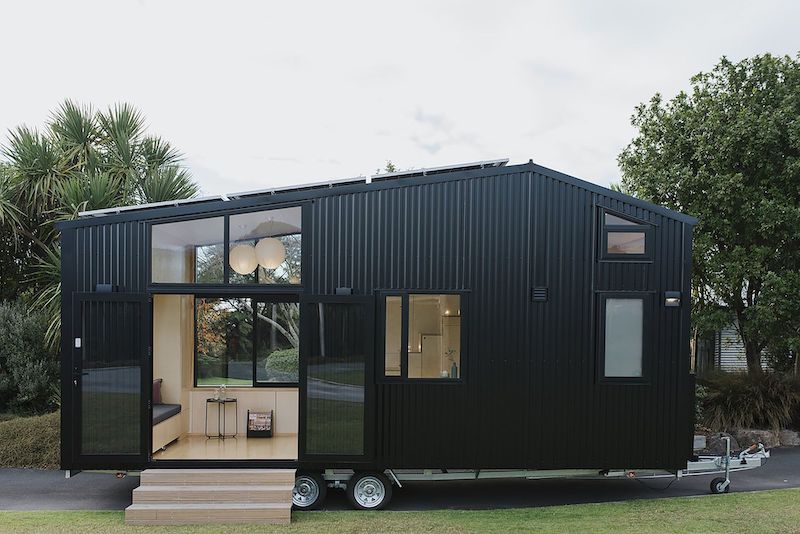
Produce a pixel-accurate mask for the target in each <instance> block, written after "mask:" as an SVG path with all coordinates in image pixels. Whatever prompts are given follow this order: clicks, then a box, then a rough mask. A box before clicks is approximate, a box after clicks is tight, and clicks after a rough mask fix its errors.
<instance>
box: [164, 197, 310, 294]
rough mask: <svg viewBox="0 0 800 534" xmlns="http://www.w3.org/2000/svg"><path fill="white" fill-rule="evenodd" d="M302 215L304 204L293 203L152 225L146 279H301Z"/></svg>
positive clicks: (261, 281)
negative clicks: (268, 208)
mask: <svg viewBox="0 0 800 534" xmlns="http://www.w3.org/2000/svg"><path fill="white" fill-rule="evenodd" d="M301 219H302V208H301V207H300V206H294V207H290V208H278V209H272V210H262V211H256V212H248V213H239V214H235V215H230V216H228V215H225V216H222V217H207V218H201V219H193V220H188V221H180V222H173V223H161V224H154V225H153V226H152V233H151V247H150V252H151V253H150V256H151V275H150V280H151V281H152V282H153V283H155V284H225V283H231V284H280V285H288V284H300V282H301V272H300V267H301V261H300V260H301ZM226 223H227V227H228V235H225V227H226ZM226 246H227V248H228V250H227V254H226ZM226 260H227V262H228V263H227V265H226V264H225V262H226ZM226 277H227V278H226Z"/></svg>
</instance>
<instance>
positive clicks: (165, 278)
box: [150, 217, 225, 284]
mask: <svg viewBox="0 0 800 534" xmlns="http://www.w3.org/2000/svg"><path fill="white" fill-rule="evenodd" d="M224 243H225V220H224V218H223V217H211V218H206V219H196V220H192V221H181V222H174V223H165V224H155V225H153V233H152V237H151V246H150V256H151V270H152V275H151V279H152V281H153V282H154V283H171V284H221V283H223V282H224V281H225V278H224V276H225V275H224V269H223V263H224V255H225V244H224Z"/></svg>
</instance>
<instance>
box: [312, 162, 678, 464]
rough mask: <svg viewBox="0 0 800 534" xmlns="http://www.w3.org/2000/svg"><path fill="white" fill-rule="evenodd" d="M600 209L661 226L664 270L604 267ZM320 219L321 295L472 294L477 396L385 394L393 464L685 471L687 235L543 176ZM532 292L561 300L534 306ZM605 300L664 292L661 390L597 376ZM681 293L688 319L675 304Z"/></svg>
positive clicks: (381, 417)
mask: <svg viewBox="0 0 800 534" xmlns="http://www.w3.org/2000/svg"><path fill="white" fill-rule="evenodd" d="M596 206H606V207H609V208H612V209H614V210H616V211H620V212H624V213H629V214H631V215H635V216H636V217H638V218H641V219H644V220H647V221H650V222H652V223H653V224H654V225H656V228H655V232H654V237H655V256H654V261H653V262H652V263H621V262H615V263H611V262H609V263H600V262H598V261H596V259H595V247H596V243H597V241H598V228H597V221H598V220H599V219H598V209H597V207H596ZM310 210H311V213H312V216H311V220H312V222H313V226H312V228H311V236H310V239H308V240H307V241H304V245H305V246H310V247H311V250H310V258H309V259H310V265H309V266H308V268H307V269H304V280H305V282H306V284H307V287H308V289H309V290H310V292H312V293H320V294H329V293H332V292H333V291H334V289H335V288H336V287H353V288H354V290H355V292H356V293H363V294H371V293H372V292H373V291H374V290H378V289H428V290H431V289H443V290H445V289H449V290H453V289H466V290H469V291H470V294H469V296H468V298H469V305H468V313H467V314H466V315H465V316H464V317H463V318H462V327H463V328H466V329H467V331H468V344H467V347H465V349H466V351H467V357H468V361H467V364H468V365H467V367H466V368H465V370H464V376H465V378H466V380H465V383H463V384H447V383H439V384H437V383H435V382H431V383H405V384H394V383H380V382H379V383H378V385H377V399H378V406H377V414H378V420H377V422H376V426H377V436H376V437H377V440H376V443H377V458H378V461H379V464H380V465H382V466H385V467H397V468H403V467H408V468H411V467H417V468H419V467H448V468H468V467H481V468H518V467H529V468H579V467H587V468H593V467H623V466H630V467H679V466H681V465H684V466H685V462H686V459H687V458H688V456H689V455H690V454H691V420H690V418H691V416H690V403H691V399H692V398H693V392H692V391H690V390H689V380H690V376H689V356H688V338H687V330H686V328H685V324H684V323H685V318H686V315H687V313H688V310H687V308H686V306H688V295H689V293H688V285H687V284H688V282H687V280H688V278H687V276H688V265H684V262H685V261H687V262H688V250H689V249H688V248H686V247H688V246H689V242H688V241H687V235H686V230H685V229H684V223H682V222H680V221H677V220H674V219H671V218H668V217H665V216H663V215H659V214H657V213H653V212H648V211H646V210H644V209H642V208H637V207H634V206H632V205H627V204H625V203H622V202H619V201H616V200H613V199H611V198H607V197H604V196H601V195H598V194H597V193H595V192H592V191H589V190H586V189H584V188H582V187H579V186H577V185H574V184H571V183H568V182H565V181H561V180H559V179H555V178H551V177H549V176H546V175H542V174H539V173H536V172H532V171H523V172H517V173H512V174H500V175H496V176H487V177H482V178H467V179H464V180H458V181H448V182H443V183H434V184H427V185H419V186H413V187H405V188H395V189H387V190H383V191H375V192H362V193H356V194H347V195H339V196H331V197H327V198H320V199H316V200H315V201H314V203H313V204H312V206H311V208H310ZM534 286H546V287H548V289H549V294H550V298H549V301H548V302H545V303H540V302H532V301H531V299H530V289H531V288H532V287H534ZM601 290H636V291H653V292H655V298H654V299H653V302H654V303H656V305H654V312H655V313H654V314H653V315H652V319H653V330H652V332H653V333H654V335H653V338H652V339H649V340H646V341H645V343H646V349H647V351H648V353H649V354H648V357H650V358H652V365H653V367H652V374H651V381H650V383H649V384H647V385H633V384H604V383H599V382H598V380H597V379H596V374H595V373H596V367H595V366H596V365H597V363H596V362H597V358H596V353H597V351H596V350H595V346H596V344H595V340H596V332H595V328H594V324H595V321H594V316H595V313H596V311H595V298H596V292H597V291H601ZM672 290H682V291H683V295H684V307H683V308H665V307H663V292H664V291H672ZM379 345H380V343H379ZM379 356H380V355H379Z"/></svg>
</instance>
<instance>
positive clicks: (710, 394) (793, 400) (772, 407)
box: [702, 373, 800, 431]
mask: <svg viewBox="0 0 800 534" xmlns="http://www.w3.org/2000/svg"><path fill="white" fill-rule="evenodd" d="M704 382H705V384H704V385H705V386H706V388H707V394H706V398H705V400H704V401H703V404H702V415H703V420H704V421H705V424H706V425H707V426H708V427H710V428H711V429H712V430H715V431H730V430H733V429H734V428H769V429H773V430H778V429H781V428H786V427H787V426H788V425H789V424H790V423H791V421H792V416H793V414H794V412H795V410H796V409H797V407H798V406H800V383H798V381H797V380H794V379H792V378H789V377H786V376H782V375H780V374H777V373H761V374H758V375H751V374H749V373H719V374H716V375H712V376H710V377H707V378H706V379H705V381H704Z"/></svg>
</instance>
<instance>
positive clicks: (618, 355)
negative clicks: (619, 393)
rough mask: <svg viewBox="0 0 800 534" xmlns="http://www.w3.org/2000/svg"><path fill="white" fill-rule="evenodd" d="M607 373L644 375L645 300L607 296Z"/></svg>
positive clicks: (607, 374) (608, 374) (607, 375)
mask: <svg viewBox="0 0 800 534" xmlns="http://www.w3.org/2000/svg"><path fill="white" fill-rule="evenodd" d="M605 327H606V331H605V352H604V354H605V373H604V374H605V376H606V377H609V378H639V377H641V376H642V332H643V328H644V301H643V300H642V299H630V298H628V299H625V298H609V299H606V317H605Z"/></svg>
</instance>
